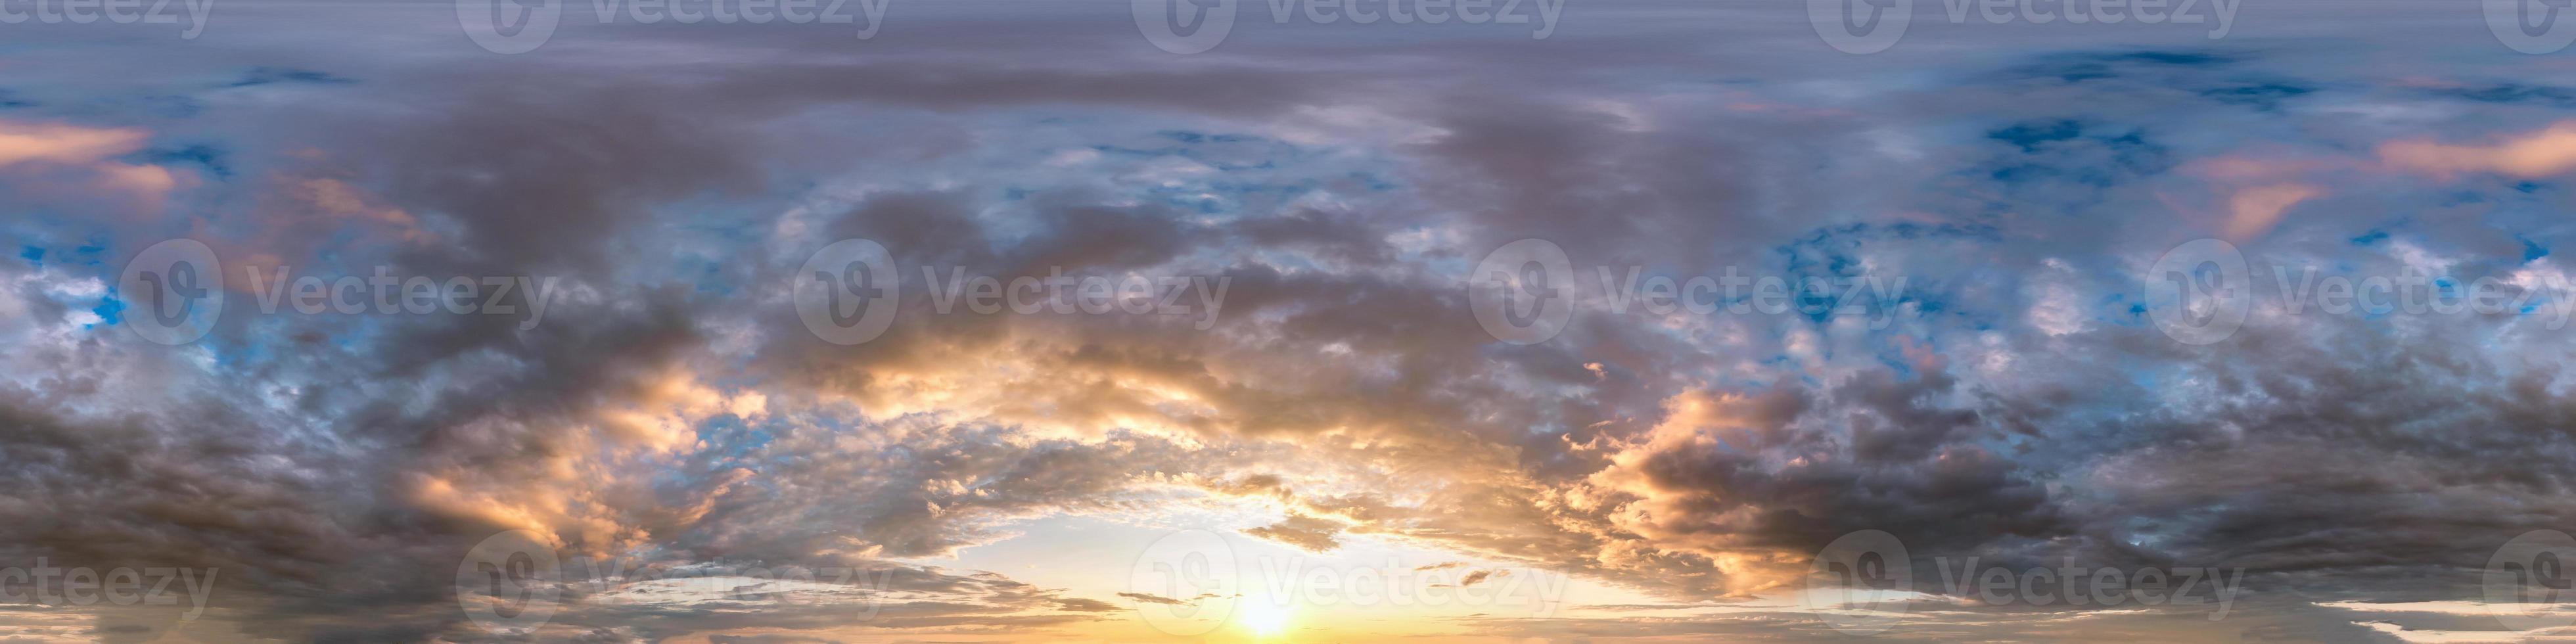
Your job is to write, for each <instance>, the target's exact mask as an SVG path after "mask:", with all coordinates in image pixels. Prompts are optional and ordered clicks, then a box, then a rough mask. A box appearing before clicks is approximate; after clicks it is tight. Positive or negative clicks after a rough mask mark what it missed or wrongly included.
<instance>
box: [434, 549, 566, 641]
mask: <svg viewBox="0 0 2576 644" xmlns="http://www.w3.org/2000/svg"><path fill="white" fill-rule="evenodd" d="M561 574H562V571H561V569H560V568H559V567H558V564H557V562H556V560H555V549H554V547H553V546H549V545H546V540H545V538H544V535H540V534H538V533H537V532H536V531H535V530H510V531H506V532H502V533H500V534H495V535H492V537H491V538H488V539H484V540H483V542H482V543H477V544H474V549H473V550H469V551H466V553H465V560H463V561H459V562H457V564H456V604H457V605H458V606H461V607H463V608H464V609H465V617H466V618H467V619H471V620H473V621H474V625H475V626H479V627H482V628H483V630H485V631H487V632H490V633H492V634H494V635H506V634H511V633H524V632H526V631H528V630H529V629H533V628H536V627H538V626H543V625H545V623H546V620H548V619H552V618H553V617H554V615H555V606H556V605H555V599H556V598H558V597H560V596H562V595H563V587H562V586H561V585H559V584H557V583H556V580H557V579H559V578H560V577H561Z"/></svg>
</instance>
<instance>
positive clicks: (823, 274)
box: [794, 239, 902, 344]
mask: <svg viewBox="0 0 2576 644" xmlns="http://www.w3.org/2000/svg"><path fill="white" fill-rule="evenodd" d="M794 279H795V280H796V296H795V297H796V317H798V318H801V319H803V320H805V329H806V330H808V331H813V332H814V337H818V338H822V339H823V341H825V342H830V343H832V344H858V343H861V342H866V341H869V340H874V339H876V338H877V336H878V335H881V334H884V333H885V330H886V327H888V326H892V325H893V324H894V310H895V305H896V302H897V300H896V297H895V296H896V294H897V292H898V290H899V289H900V287H901V286H902V284H901V282H902V280H901V279H900V276H898V275H896V274H895V271H894V255H892V254H889V253H887V252H886V248H885V246H882V245H879V244H877V243H876V242H874V241H869V240H865V239H844V240H841V241H837V242H832V245H830V246H824V247H823V249H822V250H818V251H814V256H813V257H809V258H806V260H805V266H804V267H803V268H801V269H798V270H797V271H796V275H795V276H794Z"/></svg>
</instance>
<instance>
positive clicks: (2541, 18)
mask: <svg viewBox="0 0 2576 644" xmlns="http://www.w3.org/2000/svg"><path fill="white" fill-rule="evenodd" d="M2481 4H2483V5H2485V7H2486V12H2487V31H2492V32H2495V37H2496V40H2497V41H2498V42H2502V43H2504V46H2506V47H2511V48H2513V50H2514V51H2518V52H2522V53H2526V54H2547V53H2554V52H2557V51H2558V50H2561V49H2566V48H2567V45H2568V44H2569V43H2576V27H2568V26H2565V25H2561V24H2559V23H2561V22H2576V16H2567V18H2569V19H2570V20H2565V21H2562V20H2560V17H2561V16H2559V15H2558V12H2559V10H2561V9H2576V2H2569V0H2484V2H2482V3H2481Z"/></svg>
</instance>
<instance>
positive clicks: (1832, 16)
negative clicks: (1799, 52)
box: [1807, 0, 1914, 54]
mask: <svg viewBox="0 0 2576 644" xmlns="http://www.w3.org/2000/svg"><path fill="white" fill-rule="evenodd" d="M1912 22H1914V0H1807V24H1809V25H1812V26H1814V27H1815V28H1816V35H1817V36H1819V37H1822V38H1824V39H1825V45H1827V46H1830V47H1833V48H1834V49H1835V50H1836V51H1840V52H1843V53H1846V54H1875V53H1878V52H1882V51H1887V48H1889V47H1894V46H1896V40H1897V39H1899V38H1904V37H1905V26H1906V25H1907V24H1909V23H1912Z"/></svg>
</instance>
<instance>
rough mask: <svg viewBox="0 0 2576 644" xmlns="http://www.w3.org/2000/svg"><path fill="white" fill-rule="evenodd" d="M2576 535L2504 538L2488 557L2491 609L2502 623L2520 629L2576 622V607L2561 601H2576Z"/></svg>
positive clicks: (2485, 586)
mask: <svg viewBox="0 0 2576 644" xmlns="http://www.w3.org/2000/svg"><path fill="white" fill-rule="evenodd" d="M2571 564H2576V538H2570V537H2568V536H2567V533H2565V532H2559V531H2557V530H2533V531H2530V532H2525V533H2522V536H2519V537H2514V538H2513V540H2512V541H2507V542H2504V546H2503V547H2500V548H2496V551H2495V555H2494V556H2491V557H2487V568H2486V575H2485V576H2484V578H2482V579H2480V580H2479V583H2478V586H2479V587H2480V588H2481V589H2482V590H2485V591H2486V597H2487V601H2486V610H2487V613H2488V614H2490V615H2493V616H2495V618H2496V622H2498V623H2501V624H2504V627H2505V628H2509V629H2513V630H2517V631H2533V630H2539V629H2543V628H2559V627H2564V626H2568V625H2571V624H2576V611H2569V610H2566V609H2564V608H2562V607H2561V606H2559V602H2565V601H2576V577H2571V576H2570V575H2571V574H2576V570H2568V569H2567V566H2568V565H2571Z"/></svg>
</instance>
